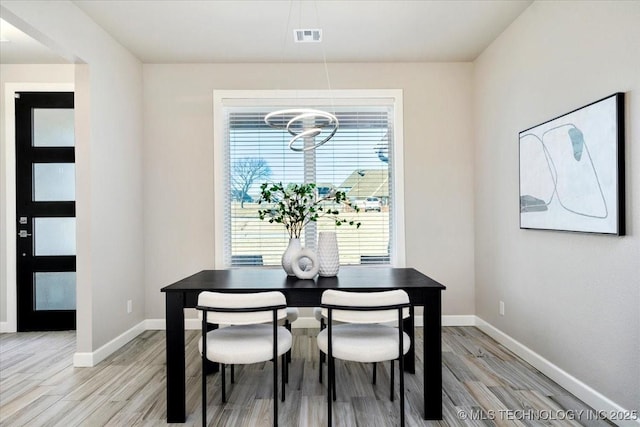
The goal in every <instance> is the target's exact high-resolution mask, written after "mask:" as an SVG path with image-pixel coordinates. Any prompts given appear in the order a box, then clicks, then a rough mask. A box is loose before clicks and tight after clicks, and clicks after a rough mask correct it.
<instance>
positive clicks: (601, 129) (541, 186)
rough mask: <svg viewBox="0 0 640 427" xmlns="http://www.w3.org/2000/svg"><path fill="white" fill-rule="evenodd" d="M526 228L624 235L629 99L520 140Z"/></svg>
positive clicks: (589, 109) (576, 114)
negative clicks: (626, 137)
mask: <svg viewBox="0 0 640 427" xmlns="http://www.w3.org/2000/svg"><path fill="white" fill-rule="evenodd" d="M519 141H520V144H519V145H520V150H519V151H520V228H527V229H542V230H563V231H576V232H585V233H601V234H613V235H620V236H621V235H624V231H625V222H624V94H623V93H615V94H613V95H611V96H608V97H606V98H604V99H601V100H599V101H596V102H593V103H591V104H589V105H586V106H584V107H581V108H578V109H577V110H574V111H572V112H570V113H567V114H564V115H562V116H560V117H557V118H555V119H552V120H549V121H547V122H544V123H542V124H539V125H537V126H534V127H532V128H529V129H526V130H523V131H522V132H520V134H519Z"/></svg>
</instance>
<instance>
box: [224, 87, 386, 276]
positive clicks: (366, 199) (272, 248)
mask: <svg viewBox="0 0 640 427" xmlns="http://www.w3.org/2000/svg"><path fill="white" fill-rule="evenodd" d="M298 101H299V100H298ZM242 104H243V105H241V106H234V105H232V106H224V107H223V111H222V121H223V127H224V129H223V132H222V142H223V145H224V150H223V151H222V153H224V166H225V170H224V172H223V174H222V177H223V179H224V181H225V182H226V183H227V185H225V186H224V187H223V188H224V189H225V190H226V191H225V193H226V194H223V195H222V196H223V197H224V203H223V204H222V206H223V207H224V212H223V215H224V228H223V230H224V243H225V244H224V246H223V251H224V253H223V259H224V265H225V266H255V265H279V264H280V258H281V256H282V253H283V252H284V250H285V249H286V247H287V244H288V240H289V236H288V234H287V232H286V230H285V228H284V226H283V225H281V224H276V223H273V224H270V223H269V222H268V221H267V220H264V221H261V220H260V219H259V218H258V213H257V211H258V209H259V208H262V209H264V208H266V207H267V206H265V205H264V204H262V205H259V204H258V203H257V201H258V199H259V197H260V185H261V184H262V183H264V182H282V183H283V184H285V185H286V184H288V183H303V182H314V183H316V185H317V188H316V190H317V194H318V196H323V195H325V194H327V193H328V192H329V191H331V190H333V189H335V190H341V191H344V192H346V194H347V197H348V198H349V200H350V201H351V203H352V204H353V205H356V206H358V207H359V208H360V212H356V211H355V210H354V209H351V208H349V207H345V206H337V208H338V210H339V211H340V217H341V218H346V219H350V220H354V221H356V222H360V223H361V225H360V227H359V228H356V227H354V226H349V225H341V226H336V225H335V222H334V221H333V220H332V219H331V218H330V217H326V218H320V220H319V221H318V222H317V223H311V224H310V225H309V226H308V227H307V228H306V230H305V232H304V233H303V235H302V236H301V240H302V245H303V246H306V247H310V248H312V249H313V248H315V247H316V242H317V233H318V232H320V231H336V233H337V236H338V246H339V250H340V262H341V264H342V265H356V264H389V263H390V262H391V254H392V253H393V250H394V247H393V246H394V241H395V240H394V239H393V233H394V227H393V224H394V209H393V207H394V206H393V204H394V203H395V200H394V194H393V190H392V189H393V188H394V185H393V176H394V175H393V173H392V169H393V167H394V156H393V153H394V150H393V141H394V105H393V104H392V103H389V102H386V103H380V105H371V102H367V103H363V104H362V105H358V103H357V102H352V103H346V102H344V101H343V102H341V103H340V105H336V106H331V107H327V106H326V105H316V104H313V99H310V100H309V103H308V104H305V105H304V107H305V108H317V109H324V110H326V111H330V112H332V113H334V114H335V115H336V116H337V117H338V120H339V122H340V128H339V130H338V132H337V133H336V134H335V136H334V137H333V138H332V139H330V140H329V141H328V142H327V143H326V144H324V145H322V146H321V147H318V148H317V149H315V150H309V151H306V152H302V153H300V152H294V151H292V150H291V149H290V148H289V146H288V144H289V140H290V138H291V135H290V134H289V133H288V132H286V130H282V129H274V128H271V127H269V126H268V125H267V124H265V122H264V116H265V115H266V114H267V113H269V112H272V111H274V110H277V109H281V108H283V105H282V104H274V105H265V104H264V102H256V106H252V105H251V102H250V101H247V100H245V101H244V102H243V103H242ZM244 104H248V105H244ZM374 104H375V103H374ZM284 105H286V104H284ZM218 188H220V187H218Z"/></svg>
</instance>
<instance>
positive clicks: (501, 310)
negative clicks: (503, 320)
mask: <svg viewBox="0 0 640 427" xmlns="http://www.w3.org/2000/svg"><path fill="white" fill-rule="evenodd" d="M500 316H504V301H500Z"/></svg>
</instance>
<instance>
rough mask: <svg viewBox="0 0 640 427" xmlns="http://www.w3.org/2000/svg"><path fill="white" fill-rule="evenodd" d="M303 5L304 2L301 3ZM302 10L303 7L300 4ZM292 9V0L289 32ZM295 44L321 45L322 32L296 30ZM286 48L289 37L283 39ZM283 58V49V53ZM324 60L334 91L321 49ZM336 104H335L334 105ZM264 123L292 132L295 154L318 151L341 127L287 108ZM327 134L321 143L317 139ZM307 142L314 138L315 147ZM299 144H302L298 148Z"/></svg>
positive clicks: (327, 116) (331, 118) (328, 118)
mask: <svg viewBox="0 0 640 427" xmlns="http://www.w3.org/2000/svg"><path fill="white" fill-rule="evenodd" d="M300 3H301V2H300ZM300 7H302V4H300ZM314 7H315V12H316V20H317V18H318V5H317V4H316V2H315V1H314ZM292 8H293V0H292V1H291V2H290V5H289V16H288V17H287V28H286V31H287V32H288V31H289V21H290V18H291V10H292ZM293 40H294V42H295V43H322V30H321V29H294V30H293ZM284 43H285V45H286V37H285V39H284ZM282 54H283V57H284V47H283V49H282ZM322 60H323V63H324V70H325V75H326V77H327V85H328V87H329V91H331V81H330V79H329V69H328V67H327V57H326V54H325V51H324V46H322ZM332 104H333V102H332ZM264 122H265V123H266V124H267V125H268V126H270V127H272V128H276V129H282V130H286V131H287V132H289V134H290V135H291V139H290V140H289V148H290V149H291V150H293V151H296V152H304V151H309V150H315V149H316V148H318V147H320V146H321V145H324V144H325V143H326V142H327V141H329V140H330V139H331V138H333V136H334V135H335V134H336V132H337V131H338V128H339V127H340V123H339V121H338V118H337V117H336V115H335V114H332V113H330V112H327V111H323V110H318V109H314V108H287V109H283V110H277V111H273V112H271V113H269V114H267V115H266V116H265V118H264ZM323 132H325V135H326V136H324V137H323V138H322V139H321V140H320V141H315V138H316V137H317V136H319V135H320V134H322V133H323ZM307 138H313V143H312V144H309V143H308V141H309V140H308V139H307ZM298 141H300V142H301V143H302V144H301V145H300V144H296V143H297V142H298Z"/></svg>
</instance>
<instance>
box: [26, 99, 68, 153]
mask: <svg viewBox="0 0 640 427" xmlns="http://www.w3.org/2000/svg"><path fill="white" fill-rule="evenodd" d="M73 126H74V125H73V108H34V109H33V146H34V147H73V146H75V136H74V127H73Z"/></svg>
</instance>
